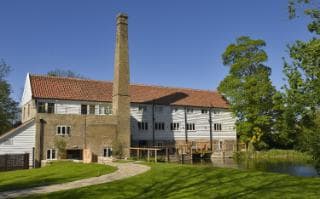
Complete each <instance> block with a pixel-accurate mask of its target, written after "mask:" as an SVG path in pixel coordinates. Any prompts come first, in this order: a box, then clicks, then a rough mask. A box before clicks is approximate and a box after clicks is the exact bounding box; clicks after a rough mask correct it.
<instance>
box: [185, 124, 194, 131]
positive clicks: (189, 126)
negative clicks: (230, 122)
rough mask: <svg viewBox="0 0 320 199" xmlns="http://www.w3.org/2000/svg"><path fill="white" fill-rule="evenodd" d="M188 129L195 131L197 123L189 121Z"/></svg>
mask: <svg viewBox="0 0 320 199" xmlns="http://www.w3.org/2000/svg"><path fill="white" fill-rule="evenodd" d="M186 126H187V130H188V131H194V130H196V128H195V127H196V125H195V124H194V123H187V125H186Z"/></svg>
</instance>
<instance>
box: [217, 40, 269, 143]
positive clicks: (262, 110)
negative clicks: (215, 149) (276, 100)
mask: <svg viewBox="0 0 320 199" xmlns="http://www.w3.org/2000/svg"><path fill="white" fill-rule="evenodd" d="M265 45H266V44H265V42H264V41H263V40H253V39H251V38H250V37H246V36H243V37H239V38H238V39H237V40H236V43H234V44H231V45H229V46H228V47H227V48H226V50H225V52H224V53H223V55H222V58H223V63H224V65H226V66H229V67H230V70H229V74H228V76H227V77H226V78H225V79H224V80H223V81H222V82H221V83H220V85H219V87H218V90H219V92H220V93H221V94H222V95H223V96H225V97H226V98H227V99H228V101H229V103H230V105H231V109H232V110H233V112H234V114H235V116H236V118H237V123H236V127H237V132H238V136H239V137H240V140H241V141H243V142H245V143H246V144H252V145H253V146H254V147H255V148H256V149H262V148H266V147H268V143H269V142H270V139H271V136H272V135H271V127H272V124H273V110H272V108H273V98H272V97H273V95H274V94H275V88H274V87H273V86H272V84H271V81H270V78H269V77H270V73H271V69H270V68H269V67H268V66H266V65H265V64H264V62H266V61H267V59H268V57H267V54H266V52H265V51H264V50H263V47H264V46H265Z"/></svg>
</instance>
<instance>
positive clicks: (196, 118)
mask: <svg viewBox="0 0 320 199" xmlns="http://www.w3.org/2000/svg"><path fill="white" fill-rule="evenodd" d="M143 106H147V111H145V112H141V111H139V108H138V107H139V105H138V104H133V105H131V133H132V139H133V140H149V141H150V140H152V105H143ZM155 107H157V106H155ZM190 108H192V107H190ZM192 109H193V112H192V113H187V123H194V124H195V130H194V131H188V139H189V140H196V139H210V123H209V111H208V113H205V114H203V113H202V112H201V108H194V107H193V108H192ZM141 121H144V122H148V126H149V128H148V130H139V129H138V124H137V122H141ZM155 122H164V123H165V130H164V131H163V130H159V131H157V130H155V140H173V139H174V140H184V139H185V110H184V107H181V106H176V107H174V106H162V111H161V112H157V108H155ZM171 122H177V123H179V125H180V128H179V130H174V131H172V130H171V129H170V124H171ZM212 123H213V124H214V123H221V125H222V130H221V131H214V129H212V137H213V139H215V140H235V139H236V131H235V118H234V117H233V116H232V113H231V112H230V111H228V110H225V109H213V111H212ZM212 128H213V126H212Z"/></svg>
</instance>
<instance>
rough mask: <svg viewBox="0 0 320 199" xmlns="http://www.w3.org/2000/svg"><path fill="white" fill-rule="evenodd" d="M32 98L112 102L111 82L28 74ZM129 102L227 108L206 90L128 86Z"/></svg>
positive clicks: (226, 104)
mask: <svg viewBox="0 0 320 199" xmlns="http://www.w3.org/2000/svg"><path fill="white" fill-rule="evenodd" d="M30 82H31V89H32V96H33V98H42V99H61V100H81V101H97V102H111V101H112V82H107V81H96V80H86V79H77V78H66V77H50V76H40V75H30ZM130 96H131V102H132V103H153V102H154V103H155V104H166V105H181V106H197V107H219V108H229V106H228V103H227V101H226V100H225V99H224V98H223V97H222V96H221V95H220V94H219V93H218V92H214V91H207V90H196V89H186V88H171V87H161V86H148V85H140V84H131V85H130Z"/></svg>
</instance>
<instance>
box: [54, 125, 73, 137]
mask: <svg viewBox="0 0 320 199" xmlns="http://www.w3.org/2000/svg"><path fill="white" fill-rule="evenodd" d="M70 133H71V127H70V126H62V125H60V126H57V135H62V136H65V135H70Z"/></svg>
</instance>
